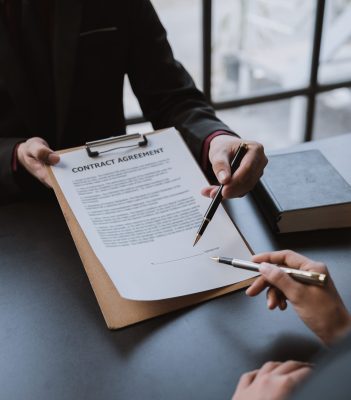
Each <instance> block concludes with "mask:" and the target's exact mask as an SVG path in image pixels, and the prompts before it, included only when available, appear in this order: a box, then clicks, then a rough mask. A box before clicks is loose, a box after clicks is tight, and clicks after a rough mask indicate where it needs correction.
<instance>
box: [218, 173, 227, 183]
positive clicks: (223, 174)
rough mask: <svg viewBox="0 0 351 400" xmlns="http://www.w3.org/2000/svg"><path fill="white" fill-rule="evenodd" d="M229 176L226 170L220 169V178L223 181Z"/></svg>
mask: <svg viewBox="0 0 351 400" xmlns="http://www.w3.org/2000/svg"><path fill="white" fill-rule="evenodd" d="M226 178H227V173H226V172H225V171H219V173H218V180H219V181H220V182H221V183H222V182H223V181H224V180H225V179H226Z"/></svg>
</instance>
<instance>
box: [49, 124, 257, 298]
mask: <svg viewBox="0 0 351 400" xmlns="http://www.w3.org/2000/svg"><path fill="white" fill-rule="evenodd" d="M148 141H149V143H148V146H147V147H143V148H133V149H128V150H116V151H113V152H110V153H106V154H105V155H101V156H99V157H97V158H90V157H88V155H87V152H86V150H85V149H79V150H76V151H72V152H68V153H65V154H62V155H61V161H60V162H59V164H57V165H56V166H54V167H52V170H53V172H54V175H55V177H56V179H57V181H58V183H59V185H60V187H61V189H62V191H63V193H64V196H65V198H66V200H67V201H68V203H69V205H70V207H71V209H72V211H73V213H74V215H75V217H76V218H77V220H78V223H79V224H80V226H81V228H82V229H83V231H84V233H85V235H86V237H87V239H88V241H89V243H90V245H91V247H92V249H93V250H94V252H95V254H96V256H97V257H98V258H99V260H100V261H101V263H102V265H103V266H104V268H105V269H106V271H107V273H108V274H109V276H110V278H111V280H112V281H113V283H114V284H115V286H116V288H117V290H118V292H119V293H120V295H121V296H123V297H125V298H127V299H133V300H159V299H165V298H171V297H177V296H182V295H187V294H191V293H196V292H201V291H205V290H210V289H214V288H218V287H222V286H226V285H230V284H232V283H236V282H239V281H242V280H245V279H248V278H250V277H252V276H255V274H253V273H251V272H248V271H244V270H239V269H234V268H232V267H230V266H227V265H223V264H218V263H216V262H214V261H212V260H211V259H210V256H216V255H222V256H233V257H235V258H241V259H250V257H251V254H250V252H249V250H248V248H247V246H246V244H245V243H244V241H243V239H242V238H241V236H240V235H239V233H238V231H237V230H236V228H235V227H234V225H233V223H232V222H231V221H230V218H229V217H228V215H227V214H226V212H225V211H224V209H223V207H222V206H220V207H219V208H218V210H217V212H216V214H215V216H214V218H213V219H212V221H211V223H210V224H209V226H208V227H207V230H206V231H205V233H204V235H203V236H202V238H201V240H200V241H199V242H198V244H197V245H196V246H195V247H193V241H194V238H195V235H196V232H197V229H198V227H199V225H200V223H201V221H202V216H203V214H204V213H205V211H206V209H207V207H208V205H209V203H210V200H209V199H207V198H204V197H203V196H201V194H200V190H201V188H203V187H204V186H206V185H207V182H206V179H205V178H204V175H203V174H202V172H201V170H200V168H199V167H198V165H197V164H196V162H195V161H194V159H193V156H192V155H191V153H190V152H189V150H188V148H187V147H186V145H185V143H184V142H183V139H182V138H181V136H180V134H179V133H178V132H177V131H176V130H175V129H173V128H172V129H168V130H166V131H163V132H161V133H157V134H152V135H149V136H148Z"/></svg>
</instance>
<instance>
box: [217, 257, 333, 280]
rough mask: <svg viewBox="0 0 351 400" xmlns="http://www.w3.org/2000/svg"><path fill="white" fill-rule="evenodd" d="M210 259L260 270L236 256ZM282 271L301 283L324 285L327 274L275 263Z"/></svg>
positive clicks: (255, 264)
mask: <svg viewBox="0 0 351 400" xmlns="http://www.w3.org/2000/svg"><path fill="white" fill-rule="evenodd" d="M211 259H212V260H214V261H217V262H219V263H221V264H228V265H231V266H232V267H236V268H241V269H247V270H249V271H255V272H260V269H259V266H260V264H257V263H255V262H252V261H244V260H238V259H237V258H228V257H211ZM277 267H279V268H280V269H281V270H282V271H284V272H285V273H287V274H289V275H290V276H291V277H292V278H294V279H295V280H297V281H300V282H302V283H309V284H312V285H319V286H324V285H325V284H326V283H327V275H326V274H321V273H319V272H314V271H302V270H301V269H294V268H288V267H283V266H280V265H277Z"/></svg>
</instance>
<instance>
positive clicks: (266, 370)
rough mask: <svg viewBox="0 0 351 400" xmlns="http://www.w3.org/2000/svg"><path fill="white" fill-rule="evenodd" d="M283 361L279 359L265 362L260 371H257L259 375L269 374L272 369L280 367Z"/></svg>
mask: <svg viewBox="0 0 351 400" xmlns="http://www.w3.org/2000/svg"><path fill="white" fill-rule="evenodd" d="M281 364H282V363H281V362H279V361H268V362H266V363H265V364H263V366H262V367H261V368H260V369H259V371H258V373H257V377H260V376H262V375H264V374H268V373H270V372H272V371H274V370H275V369H276V368H277V367H279V365H281Z"/></svg>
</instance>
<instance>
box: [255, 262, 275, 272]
mask: <svg viewBox="0 0 351 400" xmlns="http://www.w3.org/2000/svg"><path fill="white" fill-rule="evenodd" d="M258 268H259V270H260V272H261V274H264V273H268V272H269V271H271V270H272V265H270V264H267V263H262V264H260V266H259V267H258Z"/></svg>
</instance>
